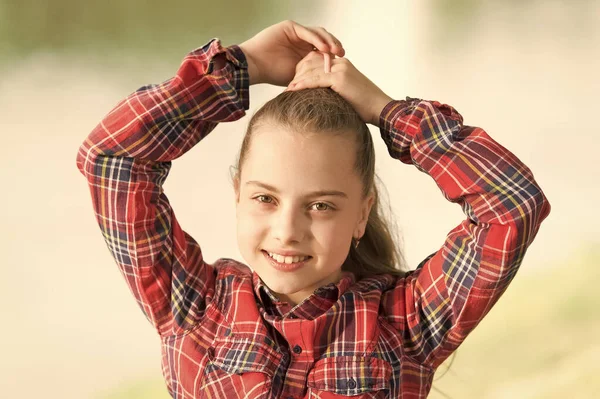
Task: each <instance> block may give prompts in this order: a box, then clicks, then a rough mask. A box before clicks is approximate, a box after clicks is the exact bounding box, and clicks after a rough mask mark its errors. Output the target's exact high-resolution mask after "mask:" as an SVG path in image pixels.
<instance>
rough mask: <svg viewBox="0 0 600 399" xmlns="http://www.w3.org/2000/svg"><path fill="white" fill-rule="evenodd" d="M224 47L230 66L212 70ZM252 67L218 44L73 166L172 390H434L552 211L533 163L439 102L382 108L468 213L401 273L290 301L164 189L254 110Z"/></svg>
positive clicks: (311, 394)
mask: <svg viewBox="0 0 600 399" xmlns="http://www.w3.org/2000/svg"><path fill="white" fill-rule="evenodd" d="M217 54H221V55H220V57H224V60H225V62H224V66H222V67H221V68H220V69H217V68H216V67H215V64H216V63H215V62H213V57H215V55H217ZM248 85H249V79H248V70H247V62H246V58H245V56H244V54H243V53H242V51H241V50H240V48H239V47H238V46H235V45H233V46H230V47H226V48H224V47H222V46H221V43H220V41H219V40H218V39H213V40H211V41H210V42H209V43H207V44H206V45H205V46H204V47H202V48H199V49H197V50H195V51H193V52H191V53H190V54H188V55H187V56H186V57H185V59H184V60H183V63H182V65H181V67H180V68H179V70H178V71H177V74H176V75H175V76H174V77H173V78H171V79H169V80H167V81H165V82H163V83H161V84H158V85H149V86H145V87H142V88H140V89H138V90H137V91H136V92H134V93H132V94H131V95H129V96H128V97H127V98H125V99H124V100H122V101H121V102H120V103H119V104H117V106H116V107H115V108H114V109H113V110H112V111H111V112H110V113H109V114H108V115H107V116H106V117H105V118H104V119H103V120H102V121H101V122H100V124H99V125H98V126H97V127H96V128H95V129H94V130H93V131H92V132H91V133H90V134H89V136H88V137H87V138H86V139H85V141H84V142H83V144H82V145H81V147H80V148H79V151H78V153H77V167H78V168H79V170H80V172H81V173H82V174H83V175H84V176H85V177H86V179H87V182H88V185H89V189H90V192H91V197H92V205H93V207H94V212H95V216H96V220H97V222H98V225H99V226H100V229H101V231H102V234H103V237H104V239H105V241H106V244H107V245H108V249H109V250H110V252H111V254H112V256H113V257H114V260H115V262H116V263H117V264H118V266H119V268H120V270H121V272H122V274H123V276H124V277H125V281H126V282H127V284H128V285H129V288H130V289H131V292H132V293H133V295H134V297H135V299H136V300H137V302H138V304H139V306H140V307H141V309H142V311H143V312H144V314H145V315H146V317H147V318H148V320H149V321H150V322H151V323H152V325H153V326H154V327H155V328H156V330H157V331H158V333H159V334H160V337H161V339H162V371H163V374H164V378H165V381H166V385H167V388H168V391H169V392H170V394H171V395H172V396H173V397H174V398H330V399H332V398H341V397H347V396H351V397H354V398H424V397H426V396H427V394H428V392H429V390H430V389H431V383H432V378H433V375H434V372H435V370H436V368H437V367H438V366H439V365H440V364H441V363H442V362H443V361H444V359H446V358H447V357H448V356H449V355H450V354H451V353H452V352H453V351H454V350H456V348H457V347H458V346H459V345H460V344H461V342H463V340H464V339H465V337H466V336H467V335H468V334H469V332H470V331H471V330H473V328H475V326H477V324H478V323H479V321H480V320H481V319H482V318H483V317H484V316H485V314H486V313H487V312H488V311H489V310H490V308H491V307H492V306H493V305H494V303H495V302H496V301H497V300H498V298H499V297H500V296H501V295H502V293H503V292H504V290H505V289H506V287H507V286H508V284H509V283H510V281H511V280H512V278H513V277H514V275H515V273H516V272H517V269H518V268H519V265H520V264H521V261H522V260H523V256H524V255H525V251H526V249H527V247H528V246H529V245H530V244H531V242H532V240H533V238H534V237H535V235H536V233H537V231H538V228H539V226H540V223H541V222H542V220H543V219H544V218H545V217H546V216H547V215H548V213H549V211H550V205H549V203H548V201H547V199H546V198H545V196H544V194H543V193H542V191H541V190H540V188H539V186H538V185H537V184H536V182H535V180H534V178H533V175H532V173H531V171H530V170H529V169H528V168H527V167H526V166H525V165H524V164H523V163H522V162H521V161H520V160H519V159H518V158H517V157H516V156H515V155H513V154H512V153H510V152H509V151H508V150H506V149H505V148H504V147H502V146H501V145H499V144H498V143H497V142H495V141H494V140H493V139H491V138H490V136H489V135H488V134H487V133H486V132H485V131H484V130H482V129H481V128H478V127H470V126H466V125H463V119H462V117H461V115H460V114H458V113H457V111H456V110H455V109H454V108H453V107H451V106H449V105H445V104H441V103H439V102H437V101H424V100H419V99H414V98H410V97H407V98H406V100H398V101H391V102H390V103H389V104H387V106H386V107H385V108H384V109H383V111H382V112H381V115H380V119H379V122H380V132H381V136H382V138H383V140H384V142H385V144H386V145H387V147H388V150H389V153H390V155H391V156H392V157H393V158H395V159H398V160H400V161H401V162H402V163H405V164H412V165H414V166H416V167H417V169H419V170H420V171H422V172H425V173H427V174H428V175H429V176H431V177H432V178H433V179H434V180H435V182H436V183H437V185H438V187H439V188H440V189H441V191H442V193H443V194H444V196H445V197H446V199H447V200H449V201H451V202H456V203H458V204H459V205H460V206H461V207H462V209H463V211H464V213H465V215H466V219H465V220H464V221H463V222H462V223H461V224H459V225H458V226H456V227H455V228H454V229H453V230H451V231H450V233H449V234H448V236H447V238H446V240H445V242H444V243H443V245H442V247H441V248H440V249H439V251H437V252H436V253H435V254H433V255H431V256H429V257H428V258H427V259H425V260H423V262H421V263H420V264H419V265H418V267H417V268H416V269H415V270H412V271H410V272H408V273H407V274H406V275H405V276H404V277H399V276H392V275H388V274H383V275H376V276H372V277H368V278H364V279H362V280H360V281H355V278H354V276H353V275H352V274H351V273H348V272H345V274H344V276H343V278H342V279H341V280H340V281H339V282H338V283H331V284H329V285H327V286H324V287H321V288H319V289H317V290H316V291H314V293H313V294H312V295H311V296H309V297H308V298H306V299H305V300H304V301H302V302H301V303H300V304H298V305H297V306H295V307H292V306H291V305H289V304H287V303H282V302H279V301H278V300H277V298H276V297H275V295H274V294H273V292H271V291H270V290H269V288H268V287H267V286H265V285H264V284H263V283H262V281H261V280H260V278H259V277H258V275H257V274H256V273H253V272H252V270H251V269H250V268H248V266H246V265H244V264H243V263H240V262H238V261H236V260H233V259H227V258H221V259H219V260H217V261H216V262H214V263H213V264H209V263H207V262H205V261H204V259H203V256H202V252H201V250H200V246H199V245H198V243H197V242H196V241H195V240H194V239H193V238H192V237H191V236H190V235H189V234H187V233H186V232H185V231H184V230H182V228H181V226H180V225H179V222H178V221H177V219H176V218H175V214H174V213H173V209H172V208H171V205H170V204H169V201H168V199H167V196H166V195H165V193H164V191H163V188H162V186H163V184H164V182H165V179H166V178H167V175H168V173H169V170H170V167H171V162H172V160H174V159H176V158H178V157H180V156H181V155H183V154H185V153H186V152H187V151H189V150H190V149H191V148H192V147H193V146H194V145H196V144H197V143H198V142H199V141H201V140H202V139H203V138H204V137H205V136H206V135H207V134H208V133H209V132H211V131H212V130H213V129H214V128H215V127H216V125H217V124H218V123H219V122H228V121H234V120H237V119H240V118H241V117H242V116H244V115H245V111H246V110H247V109H248V106H249V89H248Z"/></svg>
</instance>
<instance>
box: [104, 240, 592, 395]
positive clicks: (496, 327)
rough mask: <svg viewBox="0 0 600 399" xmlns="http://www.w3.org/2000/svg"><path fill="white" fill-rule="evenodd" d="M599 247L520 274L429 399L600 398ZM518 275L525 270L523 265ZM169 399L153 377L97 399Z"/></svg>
mask: <svg viewBox="0 0 600 399" xmlns="http://www.w3.org/2000/svg"><path fill="white" fill-rule="evenodd" d="M599 247H600V246H598V245H595V246H590V247H586V248H583V249H582V251H581V253H580V254H579V255H578V256H573V257H572V259H571V261H570V262H569V263H568V264H565V265H548V268H547V272H543V271H541V272H540V271H536V272H523V271H521V272H520V273H518V274H517V276H516V277H515V280H514V281H513V283H512V284H511V286H510V287H509V288H508V289H507V291H506V292H505V294H504V295H503V297H502V298H501V299H500V300H499V301H498V303H497V304H496V306H495V307H494V308H493V309H492V310H491V311H490V313H489V314H488V316H487V317H486V318H485V319H484V320H483V321H482V322H481V323H480V324H479V326H478V327H477V328H476V329H475V330H474V331H473V332H472V333H471V335H470V336H469V337H468V338H467V340H466V341H465V342H464V343H463V345H462V346H461V347H460V348H459V349H458V351H457V352H455V355H454V356H451V357H450V358H449V359H448V360H447V361H446V363H444V364H443V365H442V366H440V368H439V369H438V372H437V374H436V376H435V378H434V384H433V387H434V388H433V389H432V391H431V394H430V397H431V398H453V399H458V398H460V399H464V398H531V399H552V398H556V399H558V398H564V397H572V398H589V397H592V395H593V393H594V392H600V380H598V379H597V378H596V376H597V374H598V373H600V364H599V363H598V361H597V358H598V356H599V355H600V342H599V340H598V337H599V336H600V312H598V308H599V307H600V290H597V289H596V288H595V287H594V286H593V285H592V284H593V283H594V282H597V281H600V268H598V264H600V249H598V248H599ZM523 267H528V265H527V261H526V260H525V263H524V265H523ZM121 398H146V399H167V398H169V395H168V393H167V390H166V388H165V386H164V383H163V382H162V379H160V377H158V376H157V378H156V380H153V381H138V382H134V383H132V384H131V385H129V386H125V387H120V388H117V389H116V390H115V391H114V392H110V393H108V394H106V395H105V396H102V397H101V399H121Z"/></svg>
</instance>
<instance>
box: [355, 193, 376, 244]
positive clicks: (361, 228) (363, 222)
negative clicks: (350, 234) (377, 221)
mask: <svg viewBox="0 0 600 399" xmlns="http://www.w3.org/2000/svg"><path fill="white" fill-rule="evenodd" d="M374 202H375V194H374V193H373V192H371V193H370V194H369V196H368V197H367V198H365V199H364V201H363V203H362V205H361V209H360V219H359V221H358V225H357V226H356V231H355V232H354V237H356V238H358V239H360V237H362V236H363V235H364V234H365V230H366V228H367V222H368V221H369V215H370V214H371V209H372V208H373V203H374Z"/></svg>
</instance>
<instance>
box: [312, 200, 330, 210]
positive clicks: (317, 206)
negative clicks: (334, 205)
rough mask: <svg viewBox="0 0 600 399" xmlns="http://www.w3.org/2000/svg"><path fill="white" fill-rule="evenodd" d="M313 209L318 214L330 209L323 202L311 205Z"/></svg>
mask: <svg viewBox="0 0 600 399" xmlns="http://www.w3.org/2000/svg"><path fill="white" fill-rule="evenodd" d="M313 209H314V210H316V211H319V212H325V211H328V210H330V209H331V207H330V206H329V205H327V204H326V203H324V202H317V203H314V204H313Z"/></svg>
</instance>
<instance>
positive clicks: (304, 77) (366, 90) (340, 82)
mask: <svg viewBox="0 0 600 399" xmlns="http://www.w3.org/2000/svg"><path fill="white" fill-rule="evenodd" d="M325 56H326V55H325V54H323V53H322V52H320V51H311V52H310V53H309V54H308V55H307V56H306V57H304V58H303V59H302V60H301V61H300V62H299V63H298V64H297V65H296V75H295V76H294V79H293V80H292V81H291V82H290V84H289V86H288V87H287V89H286V90H287V91H296V90H302V89H308V88H315V87H330V88H331V89H332V90H333V91H335V92H336V93H338V94H339V95H340V96H342V98H343V99H344V100H346V101H348V102H349V103H350V105H352V107H353V108H354V109H355V110H356V112H357V113H358V115H359V116H360V117H361V119H362V120H363V121H364V122H366V123H370V124H373V125H375V126H379V115H380V114H381V111H382V110H383V108H384V107H385V106H386V105H387V104H388V103H389V102H390V101H392V100H393V99H392V98H391V97H390V96H388V95H387V94H385V93H384V92H383V91H382V90H381V89H380V88H379V87H377V86H376V85H375V84H374V83H373V82H371V81H370V80H369V79H368V78H367V77H366V76H365V75H363V74H362V73H361V72H360V71H359V70H358V69H356V68H355V67H354V65H352V63H351V62H350V61H349V60H348V59H347V58H333V56H332V57H331V59H330V65H331V71H330V72H325ZM327 56H329V55H327Z"/></svg>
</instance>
